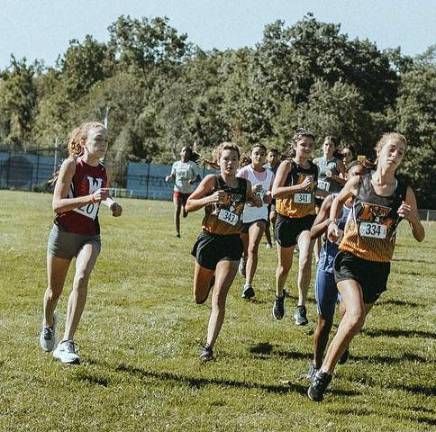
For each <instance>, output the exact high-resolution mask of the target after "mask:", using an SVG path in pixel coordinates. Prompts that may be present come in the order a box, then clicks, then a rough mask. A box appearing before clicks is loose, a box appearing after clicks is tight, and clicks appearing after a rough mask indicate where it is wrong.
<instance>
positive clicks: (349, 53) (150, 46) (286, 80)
mask: <svg viewBox="0 0 436 432" xmlns="http://www.w3.org/2000/svg"><path fill="white" fill-rule="evenodd" d="M435 59H436V45H433V46H431V47H429V48H428V50H427V51H426V52H424V53H423V54H422V55H419V56H416V57H413V58H412V57H410V56H405V55H402V54H401V51H400V49H399V48H396V49H388V50H379V49H378V48H377V46H376V45H375V44H374V43H372V42H370V41H369V40H360V39H350V38H349V36H348V35H347V34H344V33H341V28H340V25H339V24H333V23H323V22H320V21H318V20H317V19H316V18H315V17H314V16H313V15H312V14H310V13H309V14H307V15H306V16H304V17H303V19H302V20H300V21H298V22H296V23H295V24H294V25H292V26H286V24H285V23H284V22H283V21H276V22H274V23H271V24H268V25H266V26H265V29H264V33H263V38H262V40H261V41H259V42H258V43H257V44H256V45H255V46H254V47H249V48H248V47H245V48H240V49H227V50H223V51H220V50H216V49H214V50H211V51H204V50H202V49H201V48H200V47H198V46H196V45H194V44H193V43H191V42H190V41H189V39H188V36H187V35H186V34H181V33H180V32H178V31H177V30H176V29H175V28H173V27H172V26H171V25H170V23H169V19H168V18H166V17H156V18H133V17H130V16H120V17H119V18H118V19H117V20H116V21H115V22H114V23H113V24H111V25H110V26H109V27H108V40H107V41H106V42H98V41H97V40H95V39H94V38H93V37H92V36H90V35H87V36H86V37H85V38H84V40H82V41H78V40H72V41H70V43H69V46H68V48H67V49H66V51H65V52H64V53H63V54H61V55H60V56H59V57H58V60H57V62H56V65H55V66H53V67H46V66H45V65H44V63H43V62H41V61H33V62H29V61H27V60H26V59H25V58H24V59H17V58H15V57H14V56H13V55H12V56H11V59H10V65H9V66H8V67H7V68H5V69H4V70H2V71H0V77H1V78H0V143H1V144H2V145H6V146H8V147H10V148H13V149H19V150H23V151H27V150H29V149H30V148H32V147H35V146H36V145H38V146H39V147H44V146H45V147H47V146H53V143H54V142H55V140H59V141H61V142H65V141H66V139H67V136H68V133H69V131H71V129H72V128H74V127H75V126H77V125H78V124H80V123H82V122H83V121H84V120H95V119H99V120H101V119H102V118H103V117H104V115H105V113H106V111H107V110H109V157H110V158H111V160H114V161H116V162H118V163H119V166H123V165H125V162H126V161H128V160H134V161H139V160H145V161H147V162H151V161H153V162H170V161H172V160H173V159H174V157H175V156H176V155H177V154H178V149H180V148H181V147H182V146H184V145H193V144H194V143H196V145H197V148H198V149H199V151H200V153H201V154H203V155H204V156H205V157H209V156H210V153H211V151H212V149H213V147H215V146H216V145H217V144H219V143H220V142H222V141H224V140H231V141H234V142H236V143H237V144H239V145H240V146H241V147H242V148H243V149H245V150H248V148H249V147H250V146H251V145H252V144H253V143H256V142H262V143H264V144H265V145H266V146H267V147H277V148H278V149H279V150H283V151H284V150H285V149H286V148H287V145H288V142H289V139H290V137H291V136H292V134H293V131H294V130H295V129H296V128H297V127H305V128H308V129H310V130H312V131H313V132H314V133H315V134H316V135H317V137H319V141H321V140H322V138H323V137H324V136H325V135H335V136H336V137H338V139H339V140H340V142H341V143H342V144H343V145H347V144H353V145H354V146H355V148H356V149H357V152H358V153H359V154H365V155H367V156H368V157H370V158H373V157H374V153H373V148H374V146H375V143H376V141H377V140H378V138H379V137H380V135H381V134H382V133H383V132H386V131H393V130H395V131H398V132H401V133H403V134H404V135H405V136H406V137H407V139H408V143H409V148H408V152H407V158H406V159H407V160H406V162H405V163H404V168H403V175H405V176H406V177H408V179H409V181H410V182H411V183H412V185H413V186H414V187H415V188H416V190H417V194H418V198H419V204H420V206H421V207H427V208H436V176H434V173H435V172H436V140H435V137H436V121H435V120H436V61H435ZM319 148H320V146H319Z"/></svg>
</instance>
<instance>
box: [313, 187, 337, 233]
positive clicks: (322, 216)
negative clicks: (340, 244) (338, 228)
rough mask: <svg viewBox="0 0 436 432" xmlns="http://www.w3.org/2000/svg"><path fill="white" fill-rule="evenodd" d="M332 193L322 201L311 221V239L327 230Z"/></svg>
mask: <svg viewBox="0 0 436 432" xmlns="http://www.w3.org/2000/svg"><path fill="white" fill-rule="evenodd" d="M333 199H334V198H333V195H329V196H328V197H327V198H326V199H325V200H324V201H323V203H322V205H321V208H320V209H319V213H318V214H317V215H316V218H315V220H314V222H313V225H312V228H311V229H310V237H311V239H312V240H314V239H316V238H318V237H320V236H321V235H322V234H324V233H325V232H326V231H327V228H328V226H329V224H330V222H331V221H330V217H329V216H330V207H331V205H332V202H333Z"/></svg>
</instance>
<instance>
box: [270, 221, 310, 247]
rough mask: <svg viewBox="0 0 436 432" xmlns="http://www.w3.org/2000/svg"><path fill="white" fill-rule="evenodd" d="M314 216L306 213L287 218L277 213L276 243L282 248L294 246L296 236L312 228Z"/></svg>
mask: <svg viewBox="0 0 436 432" xmlns="http://www.w3.org/2000/svg"><path fill="white" fill-rule="evenodd" d="M315 217H316V216H315V215H307V216H304V217H302V218H288V217H286V216H283V215H281V214H280V213H277V219H276V226H275V233H276V240H277V243H278V244H279V245H280V246H281V247H284V248H286V247H291V246H295V245H296V244H297V239H298V236H299V235H300V234H301V233H302V232H303V231H307V230H310V228H312V225H313V221H314V220H315Z"/></svg>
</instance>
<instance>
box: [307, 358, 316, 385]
mask: <svg viewBox="0 0 436 432" xmlns="http://www.w3.org/2000/svg"><path fill="white" fill-rule="evenodd" d="M317 372H318V369H317V368H316V367H315V365H314V364H313V363H312V362H310V364H309V370H308V371H307V375H306V378H307V379H308V380H309V381H311V382H312V381H313V379H314V378H315V375H316V373H317Z"/></svg>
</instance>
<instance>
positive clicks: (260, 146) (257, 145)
mask: <svg viewBox="0 0 436 432" xmlns="http://www.w3.org/2000/svg"><path fill="white" fill-rule="evenodd" d="M255 148H260V149H262V150H263V151H264V152H265V153H266V147H265V146H264V145H263V144H260V143H257V144H254V145H253V146H252V147H251V151H253V150H254V149H255Z"/></svg>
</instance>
